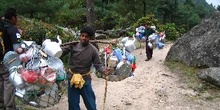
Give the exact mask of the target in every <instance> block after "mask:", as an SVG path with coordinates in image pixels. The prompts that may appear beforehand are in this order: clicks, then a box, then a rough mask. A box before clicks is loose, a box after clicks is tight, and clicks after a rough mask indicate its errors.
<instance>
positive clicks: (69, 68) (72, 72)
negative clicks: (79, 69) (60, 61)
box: [69, 68, 92, 77]
mask: <svg viewBox="0 0 220 110" xmlns="http://www.w3.org/2000/svg"><path fill="white" fill-rule="evenodd" d="M69 72H70V73H71V74H80V73H75V72H73V71H72V70H71V69H70V68H69ZM91 72H92V71H91V70H90V71H89V72H87V73H85V74H81V75H82V77H84V76H87V75H89V74H90V73H91Z"/></svg>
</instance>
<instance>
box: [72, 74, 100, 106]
mask: <svg viewBox="0 0 220 110" xmlns="http://www.w3.org/2000/svg"><path fill="white" fill-rule="evenodd" d="M84 80H85V84H84V86H83V87H82V88H81V89H79V88H75V87H74V85H73V87H71V86H70V81H68V103H69V110H80V106H79V103H80V95H81V96H82V98H83V101H84V104H85V106H86V108H87V110H96V98H95V94H94V91H93V89H92V85H91V78H89V77H88V78H86V79H84Z"/></svg>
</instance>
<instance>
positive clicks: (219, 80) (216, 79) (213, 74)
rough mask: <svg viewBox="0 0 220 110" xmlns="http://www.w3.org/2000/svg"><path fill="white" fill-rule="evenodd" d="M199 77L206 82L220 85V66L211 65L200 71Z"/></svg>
mask: <svg viewBox="0 0 220 110" xmlns="http://www.w3.org/2000/svg"><path fill="white" fill-rule="evenodd" d="M198 77H199V78H200V79H202V80H205V81H206V82H209V83H211V84H213V85H216V86H218V87H220V68H219V67H210V68H207V69H204V70H202V71H200V72H199V73H198Z"/></svg>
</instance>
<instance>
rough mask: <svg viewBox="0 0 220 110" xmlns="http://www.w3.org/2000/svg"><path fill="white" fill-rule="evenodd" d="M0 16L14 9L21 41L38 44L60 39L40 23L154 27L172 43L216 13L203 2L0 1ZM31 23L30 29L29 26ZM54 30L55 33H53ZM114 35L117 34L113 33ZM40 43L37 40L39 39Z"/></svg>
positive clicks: (102, 27) (100, 27)
mask: <svg viewBox="0 0 220 110" xmlns="http://www.w3.org/2000/svg"><path fill="white" fill-rule="evenodd" d="M0 2H1V4H0V15H1V16H3V14H4V11H5V9H6V8H8V7H14V8H15V9H16V10H17V11H18V13H19V15H20V16H21V18H22V19H23V20H22V23H19V25H20V26H19V27H20V28H21V29H22V30H24V32H23V38H24V39H31V40H35V41H36V42H40V41H39V38H41V37H49V38H51V37H54V36H55V35H57V34H58V35H61V36H63V37H62V39H63V40H64V42H65V41H70V39H72V38H73V37H72V36H71V35H70V36H67V34H62V33H63V32H62V31H59V29H57V28H56V29H54V27H53V28H49V29H48V25H45V24H44V25H42V24H41V23H40V22H44V23H48V24H50V25H56V26H59V27H66V28H71V29H75V30H78V28H80V27H81V26H83V25H85V24H89V25H93V26H94V27H95V28H96V30H118V29H119V30H123V29H126V28H128V27H130V28H131V31H130V32H129V31H128V32H127V34H128V36H130V35H132V34H133V32H135V28H136V27H137V26H140V25H142V24H144V23H150V24H151V25H155V26H156V27H157V30H158V31H163V30H165V31H166V34H167V38H166V39H167V40H176V39H177V38H179V37H180V36H181V35H182V34H184V33H185V32H187V31H188V30H190V29H191V28H192V27H194V26H195V25H197V24H198V23H200V22H201V20H202V19H203V18H204V17H205V16H207V15H208V14H209V13H211V12H213V11H216V10H220V6H217V7H214V6H213V5H212V4H208V3H207V2H206V0H37V1H36V0H0ZM30 20H31V24H32V25H31V26H30V25H28V24H30V23H29V22H30ZM57 30H58V31H57ZM116 35H117V34H116ZM40 40H41V39H40Z"/></svg>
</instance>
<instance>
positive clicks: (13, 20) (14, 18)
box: [11, 16, 18, 25]
mask: <svg viewBox="0 0 220 110" xmlns="http://www.w3.org/2000/svg"><path fill="white" fill-rule="evenodd" d="M17 20H18V19H17V16H13V17H12V19H11V23H12V24H13V25H16V24H17Z"/></svg>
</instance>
